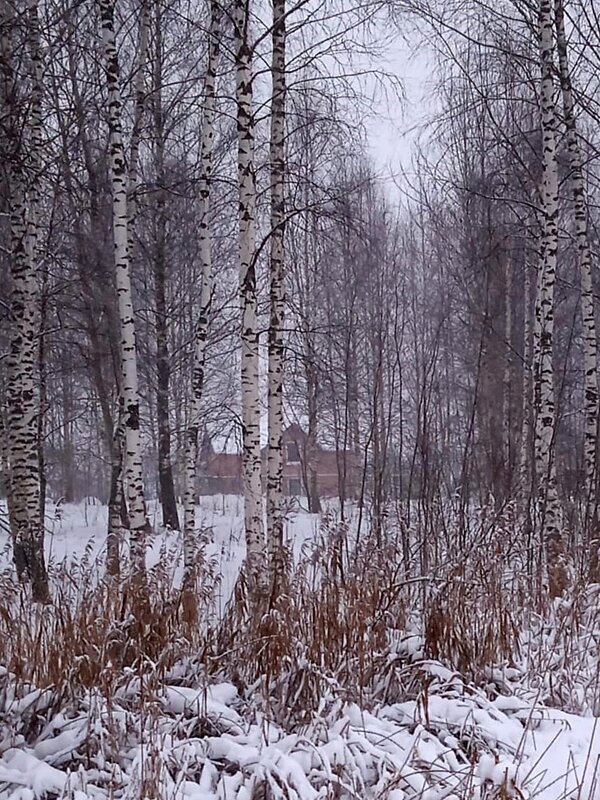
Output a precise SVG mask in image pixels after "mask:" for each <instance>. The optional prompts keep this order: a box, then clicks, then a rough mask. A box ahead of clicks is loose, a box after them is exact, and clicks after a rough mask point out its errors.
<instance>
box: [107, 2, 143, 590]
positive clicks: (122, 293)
mask: <svg viewBox="0 0 600 800" xmlns="http://www.w3.org/2000/svg"><path fill="white" fill-rule="evenodd" d="M99 8H100V20H101V26H102V39H103V43H104V58H105V71H106V84H107V89H108V122H109V130H110V174H111V183H112V209H113V236H114V249H115V275H116V287H117V298H118V308H119V322H120V337H121V338H120V355H121V372H122V387H121V393H122V396H123V405H124V415H125V417H124V420H125V421H124V425H125V459H124V460H125V470H124V473H125V481H126V484H127V500H128V506H129V523H130V528H131V560H132V567H133V570H134V574H136V575H137V576H138V577H139V576H142V575H143V574H144V572H145V533H146V531H147V529H148V521H147V517H146V502H145V497H144V482H143V478H142V457H141V436H140V403H139V393H138V374H137V351H136V344H135V318H134V311H133V300H132V293H131V275H130V269H129V242H128V221H129V218H128V210H127V205H128V203H127V191H128V174H127V166H126V163H125V150H124V147H123V135H122V122H121V113H122V101H121V90H120V86H119V61H118V57H117V50H116V45H115V31H114V3H113V1H112V0H99Z"/></svg>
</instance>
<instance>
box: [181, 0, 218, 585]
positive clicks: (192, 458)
mask: <svg viewBox="0 0 600 800" xmlns="http://www.w3.org/2000/svg"><path fill="white" fill-rule="evenodd" d="M221 18H222V11H221V5H220V2H219V0H211V4H210V32H209V41H208V59H207V64H206V74H205V78H204V99H203V104H202V141H201V144H200V179H199V189H198V191H199V195H200V222H199V225H198V245H199V252H200V265H201V270H202V289H201V295H200V311H199V314H198V319H197V321H196V329H195V332H194V357H193V368H192V402H191V407H190V413H189V422H188V427H187V432H186V448H185V490H184V527H183V536H184V538H183V547H184V568H185V572H186V575H187V576H189V575H191V574H192V572H193V569H194V558H195V528H196V466H197V463H198V439H199V432H200V427H201V425H202V397H203V392H204V366H205V361H206V341H207V336H208V325H209V317H210V307H211V301H212V294H213V283H214V280H213V269H212V255H211V231H210V219H209V213H210V193H211V180H212V168H213V149H214V138H215V112H216V80H217V68H218V64H219V52H220V37H221Z"/></svg>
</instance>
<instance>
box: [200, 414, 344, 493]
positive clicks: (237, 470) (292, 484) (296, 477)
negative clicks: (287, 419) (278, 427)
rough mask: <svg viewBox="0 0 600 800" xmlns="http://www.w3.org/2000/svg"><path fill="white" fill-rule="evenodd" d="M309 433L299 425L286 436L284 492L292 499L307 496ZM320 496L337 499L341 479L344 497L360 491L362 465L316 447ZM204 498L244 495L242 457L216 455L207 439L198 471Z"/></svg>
mask: <svg viewBox="0 0 600 800" xmlns="http://www.w3.org/2000/svg"><path fill="white" fill-rule="evenodd" d="M305 453H306V433H305V431H304V430H303V429H302V428H301V427H300V425H297V424H294V425H290V426H289V427H288V428H286V429H285V431H284V432H283V491H284V492H285V494H286V495H288V496H290V497H301V496H305V495H306V493H307V492H306V482H307V480H308V477H307V473H308V469H307V464H305V463H304V455H305ZM266 456H267V450H266V447H263V450H262V457H263V474H265V473H266ZM315 471H316V477H317V492H318V494H319V496H320V497H337V496H338V495H339V490H340V476H341V477H342V479H343V480H345V485H346V489H345V495H346V497H352V496H353V495H354V494H356V492H357V490H358V475H359V465H358V461H357V458H356V456H355V455H354V453H352V452H350V451H338V450H326V449H325V448H322V447H320V446H317V448H316V453H315ZM199 476H200V477H199V487H198V492H199V494H201V495H211V494H242V492H243V485H242V457H241V455H240V454H239V453H217V452H215V450H214V447H213V445H212V442H211V441H210V439H209V438H208V437H206V438H205V440H204V442H203V444H202V450H201V454H200V468H199Z"/></svg>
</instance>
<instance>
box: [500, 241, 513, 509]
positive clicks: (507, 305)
mask: <svg viewBox="0 0 600 800" xmlns="http://www.w3.org/2000/svg"><path fill="white" fill-rule="evenodd" d="M504 277H505V280H504V339H505V343H506V355H505V362H504V377H503V381H502V423H503V427H504V476H505V482H504V489H505V495H504V497H509V496H510V490H511V485H512V481H513V472H512V424H511V423H512V419H511V390H512V285H513V265H512V260H511V257H510V256H509V257H507V259H506V264H505V271H504Z"/></svg>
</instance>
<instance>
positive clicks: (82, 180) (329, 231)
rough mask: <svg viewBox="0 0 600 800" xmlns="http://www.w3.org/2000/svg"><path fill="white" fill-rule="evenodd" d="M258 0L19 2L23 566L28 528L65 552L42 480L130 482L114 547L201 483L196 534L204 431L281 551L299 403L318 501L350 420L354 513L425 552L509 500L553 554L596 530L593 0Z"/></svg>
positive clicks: (17, 465)
mask: <svg viewBox="0 0 600 800" xmlns="http://www.w3.org/2000/svg"><path fill="white" fill-rule="evenodd" d="M263 10H264V9H262V6H258V5H257V6H252V7H251V6H250V5H248V3H246V2H239V3H238V2H236V3H233V5H222V4H219V3H216V2H213V3H210V4H208V5H204V4H192V5H189V4H187V5H183V4H181V3H180V2H179V0H170V2H167V3H163V2H158V0H157V1H156V2H154V0H153V1H152V2H145V1H144V2H142V3H141V4H139V5H136V4H133V5H131V4H129V3H125V2H124V3H123V4H120V5H117V6H116V7H114V6H113V5H112V4H108V5H107V4H106V3H104V4H103V5H101V6H98V7H95V6H93V5H89V4H84V5H77V6H72V5H71V4H69V3H65V2H63V0H47V2H45V3H43V4H41V5H40V7H39V9H36V7H35V6H33V5H23V6H22V7H19V8H16V9H13V10H11V9H9V8H8V7H6V9H5V10H4V15H3V18H2V47H3V51H2V53H3V55H2V91H3V112H2V125H3V131H4V135H3V144H2V147H3V148H4V153H3V158H2V162H3V175H2V202H3V208H4V214H5V216H4V217H3V222H2V224H3V228H2V236H3V242H4V245H3V247H4V250H3V252H2V265H1V268H2V271H3V272H2V275H3V282H6V283H7V285H8V284H10V292H11V293H10V302H9V303H7V304H6V305H3V307H2V315H3V317H2V323H3V328H2V336H3V339H2V348H3V352H4V353H6V354H7V357H6V358H3V359H2V362H1V368H2V370H3V378H4V382H3V389H2V397H1V402H2V408H3V431H4V442H3V447H4V454H5V468H4V469H5V471H6V473H7V475H6V480H5V488H6V490H7V492H8V495H9V498H10V506H11V514H12V517H13V520H12V528H13V532H14V536H15V545H16V549H15V553H16V555H17V563H18V565H20V566H19V569H20V571H22V572H26V571H27V569H26V568H25V567H24V566H23V564H24V560H26V559H25V556H24V555H22V554H21V555H19V548H20V547H21V544H20V543H21V542H27V541H32V542H33V541H34V540H35V541H36V542H37V544H36V546H35V548H34V549H35V550H36V552H37V553H38V556H39V558H38V561H39V565H38V566H39V570H38V567H35V569H34V567H31V571H33V572H35V571H36V570H37V572H39V575H40V576H43V574H44V568H43V563H42V559H41V552H42V551H41V544H40V543H41V533H42V527H43V526H42V524H41V516H38V517H36V513H37V512H35V509H36V508H37V509H41V507H42V505H43V497H44V486H45V485H47V492H48V494H49V496H50V497H52V498H53V499H54V500H57V499H59V498H64V499H65V500H66V501H68V502H70V501H77V500H79V499H81V498H82V497H83V496H85V495H92V494H93V495H97V496H99V497H100V498H101V499H102V500H104V501H106V502H109V503H110V506H111V515H110V523H109V527H110V531H111V538H110V539H109V542H110V546H109V554H110V558H109V567H110V571H112V572H115V571H116V570H117V565H118V563H119V554H118V545H119V541H120V537H121V533H122V530H129V531H131V532H132V535H133V538H132V543H135V542H141V539H142V533H141V532H142V531H143V530H144V529H146V527H147V520H146V511H145V502H146V495H147V496H148V497H153V496H155V495H156V496H158V498H159V499H160V501H161V503H162V520H161V521H162V523H163V524H165V525H168V526H170V527H171V528H173V529H175V528H177V527H179V525H180V522H181V521H182V519H183V518H182V517H181V516H180V510H179V509H178V507H177V501H178V500H179V499H181V498H183V497H184V496H185V522H184V525H185V528H186V541H187V554H188V555H187V558H188V562H189V564H191V562H192V560H193V555H192V554H193V552H194V533H193V532H194V527H195V525H196V522H197V521H196V520H195V515H194V506H193V499H194V493H195V484H196V470H195V465H196V462H197V460H198V442H199V441H202V439H203V437H204V436H205V435H206V434H208V435H210V436H211V437H213V438H215V439H216V440H217V441H218V442H220V444H223V445H224V446H225V443H226V442H229V443H230V446H233V445H234V443H235V444H241V445H242V450H243V454H244V463H245V475H246V481H245V486H246V490H245V492H246V495H245V499H246V511H247V514H246V529H247V535H248V542H249V549H250V551H255V552H256V554H257V558H259V559H260V558H262V554H263V553H264V552H265V548H266V547H267V537H266V533H265V530H264V528H263V516H262V490H263V488H264V489H268V495H269V498H270V499H269V502H268V503H267V510H268V514H267V530H268V533H269V536H270V541H271V545H272V546H271V550H273V545H274V543H278V542H280V541H281V538H282V492H281V470H282V453H281V434H282V429H283V428H284V427H285V424H286V422H292V421H295V422H298V423H299V424H300V425H301V426H302V427H303V428H304V430H305V431H306V434H307V436H306V438H305V439H304V440H303V443H302V453H301V465H302V475H303V480H302V483H303V487H302V488H303V491H302V496H303V497H305V498H306V500H302V501H301V502H306V504H307V506H308V508H309V509H310V510H311V511H312V512H314V513H317V512H318V511H319V510H320V509H321V507H322V498H320V497H319V493H318V487H317V481H316V453H317V451H318V447H319V446H329V447H330V448H332V450H335V452H336V459H337V465H336V476H337V483H338V492H337V494H338V498H339V511H340V514H341V515H342V517H347V515H348V514H347V512H348V511H349V510H352V513H353V514H354V512H356V514H357V516H356V517H355V519H356V520H357V526H358V530H359V534H362V533H366V532H369V533H372V534H374V535H375V536H376V538H377V539H378V540H381V541H383V540H385V537H386V536H388V535H391V534H392V533H396V534H398V535H400V536H401V537H402V541H403V547H404V551H403V552H404V558H405V565H404V566H405V569H406V570H407V571H410V570H414V571H418V570H427V569H428V568H429V567H430V566H431V564H432V563H434V562H435V560H436V559H438V558H442V557H443V554H444V552H446V551H447V549H448V548H451V547H452V546H455V545H458V546H459V547H463V546H465V542H466V540H467V538H468V536H469V531H470V529H471V527H472V521H473V513H474V509H475V508H476V507H480V508H484V507H485V508H489V509H493V510H494V513H500V512H503V511H505V510H506V509H508V508H511V509H513V508H514V513H515V525H516V529H517V530H518V532H519V536H520V537H521V538H520V541H521V543H522V544H523V547H525V548H526V550H527V553H528V556H527V558H528V563H529V565H530V568H531V569H532V571H533V570H535V569H537V570H538V573H536V574H541V572H540V570H539V569H538V568H539V567H540V565H541V564H542V562H544V561H548V562H549V563H550V565H552V564H553V563H556V564H558V563H559V562H560V564H563V565H566V563H567V562H568V560H569V559H571V560H572V559H577V558H584V557H585V556H584V555H583V553H587V554H588V555H589V554H590V550H589V543H590V542H591V541H593V540H594V538H595V535H596V526H597V519H596V517H597V514H596V507H597V492H598V485H597V484H598V480H597V447H598V442H597V438H598V430H597V429H598V423H597V420H598V409H597V406H598V393H597V353H596V329H595V325H596V318H595V303H594V299H595V275H594V271H593V264H594V258H595V249H596V239H595V230H596V220H595V196H596V194H597V191H598V188H597V187H598V182H597V165H596V160H595V155H596V142H595V130H594V127H593V124H594V122H595V119H596V117H597V107H596V102H595V96H594V91H595V82H594V81H595V78H594V75H595V72H594V70H595V68H596V66H597V60H598V59H597V51H598V48H597V41H596V38H595V37H596V32H595V31H594V28H593V25H592V24H591V23H590V19H591V17H590V16H589V6H588V4H583V5H579V4H574V5H572V6H571V7H570V8H568V9H564V8H563V5H562V4H561V3H559V2H556V3H554V4H550V3H546V2H542V3H540V4H539V7H536V8H535V9H534V8H531V7H529V6H527V7H525V6H523V5H522V4H520V3H516V2H515V3H514V4H512V3H509V2H506V3H504V4H503V5H502V7H499V8H497V9H495V10H490V9H489V8H488V7H487V6H483V5H482V4H480V3H477V2H473V3H469V4H467V5H464V4H463V5H461V6H460V8H451V7H449V6H448V5H447V4H444V7H443V8H441V7H439V8H438V7H436V5H435V3H428V4H424V3H423V4H413V5H412V6H410V7H408V6H406V5H403V6H402V7H401V8H396V7H395V8H391V7H390V6H389V5H386V6H383V5H378V4H372V5H368V6H365V7H364V8H361V9H360V11H359V10H357V9H349V8H346V7H345V6H344V5H343V4H341V3H333V2H332V3H328V4H324V5H319V6H317V5H315V6H314V7H313V6H312V5H311V4H310V3H307V4H304V3H300V4H295V5H291V6H286V7H283V6H281V5H276V7H275V8H274V10H273V15H272V14H271V12H269V14H263V13H262V11H263ZM390 14H391V15H392V16H394V15H397V16H396V17H394V19H395V20H396V21H398V20H401V21H402V23H403V24H404V25H405V26H409V25H413V26H414V31H415V36H416V35H420V34H422V33H424V32H426V33H427V36H428V37H429V43H430V47H431V48H432V65H431V66H432V70H434V69H435V81H436V86H437V90H438V98H439V100H438V103H437V107H436V109H435V113H434V115H433V118H432V120H431V122H430V125H429V126H428V128H427V130H426V131H425V132H424V134H423V137H422V139H421V142H420V145H419V147H417V148H416V150H415V156H414V164H413V166H414V170H412V174H413V175H414V176H415V177H412V178H411V177H408V176H405V178H404V179H403V183H402V193H401V194H399V193H398V192H397V190H396V189H394V188H392V187H391V186H390V184H389V182H386V181H384V180H382V178H381V176H380V175H378V174H377V170H376V168H375V167H374V164H373V160H372V159H371V157H370V154H369V145H368V142H367V139H366V137H365V135H364V133H363V131H362V128H361V119H363V118H364V117H365V116H366V114H367V107H366V104H364V103H363V102H362V100H363V90H364V87H365V85H367V88H370V86H369V84H368V81H369V80H375V79H376V80H378V81H380V82H383V83H385V76H383V75H382V74H381V72H380V71H378V69H377V67H376V65H377V55H378V54H377V48H378V47H382V46H383V43H385V42H386V36H384V35H383V33H382V30H381V25H383V21H384V20H387V21H389V18H390ZM565 14H566V15H567V19H568V22H565ZM38 20H39V24H38ZM378 26H380V27H378ZM99 32H102V34H103V39H102V42H103V44H102V45H101V43H100V37H99ZM19 44H23V45H24V46H23V47H21V48H19V47H17V45H19ZM349 48H351V50H352V56H351V57H348V56H346V55H344V53H345V52H346V51H347V50H348V49H349ZM101 51H102V59H104V60H102V59H100V58H99V57H98V56H100V54H101ZM117 55H119V58H120V61H119V63H117ZM367 57H368V59H369V61H368V64H369V70H367V71H366V70H365V69H364V66H365V63H367V62H366V61H365V59H367ZM102 64H104V65H105V66H101V65H102ZM374 65H375V66H374ZM368 71H372V72H375V73H376V76H375V78H373V77H372V76H371V77H369V76H368V75H367V72H368ZM386 85H387V86H388V88H391V87H392V86H393V81H390V82H388V83H387V84H386ZM284 99H285V103H284ZM236 141H237V145H236ZM115 259H116V269H115ZM240 292H241V294H240ZM238 300H239V301H240V302H241V311H240V307H239V305H238ZM119 301H120V304H119ZM9 321H10V326H9ZM134 328H135V335H134ZM134 368H135V369H134ZM267 444H268V452H269V459H268V464H269V466H268V469H267V473H266V474H267V476H268V477H267V480H266V481H264V482H263V480H262V472H263V466H262V455H261V446H266V445H267ZM263 483H264V486H263ZM582 487H583V488H582ZM26 507H27V508H28V509H29V510H28V511H27V513H25V511H24V509H25V508H26ZM41 513H42V512H41V511H40V515H41ZM26 520H28V521H26ZM582 532H583V533H582ZM580 534H581V535H582V539H581V541H584V540H585V541H586V542H587V543H588V544H587V545H586V548H585V549H582V548H580V547H579V545H580V544H581V541H580V538H579V537H580ZM553 542H555V543H557V546H556V547H553V546H552V543H553ZM569 550H570V553H567V551H569ZM142 551H143V547H142V546H141V544H140V546H139V547H138V556H137V557H138V561H139V565H140V566H141V564H142V560H143V559H142V555H141V554H140V553H142ZM32 552H33V551H32ZM544 553H546V555H544ZM133 555H134V556H135V547H134V552H133ZM27 558H31V559H34V556H33V555H31V556H27ZM32 563H33V561H32ZM189 564H188V566H189ZM561 568H562V567H561ZM31 571H30V572H31ZM31 574H32V573H31ZM31 574H30V577H31ZM36 574H37V573H36ZM566 580H567V576H566V571H565V574H563V575H562V577H560V580H559V579H558V578H557V579H556V581H555V583H556V585H557V586H558V588H557V589H556V591H557V592H558V591H560V587H561V586H562V585H563V584H564V583H565V581H566ZM40 581H41V584H40V585H42V584H43V583H44V579H43V577H41V578H40ZM39 594H40V596H42V595H43V594H44V589H43V588H41V589H40V590H39Z"/></svg>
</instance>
